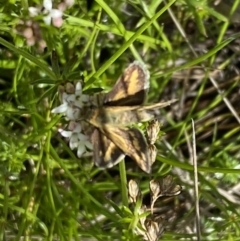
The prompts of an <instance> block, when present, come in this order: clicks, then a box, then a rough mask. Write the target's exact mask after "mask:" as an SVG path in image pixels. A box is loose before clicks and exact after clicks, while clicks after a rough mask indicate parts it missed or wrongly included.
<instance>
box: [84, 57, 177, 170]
mask: <svg viewBox="0 0 240 241" xmlns="http://www.w3.org/2000/svg"><path fill="white" fill-rule="evenodd" d="M148 89H149V72H148V70H147V69H146V67H145V66H144V64H142V63H140V62H138V61H134V62H133V63H132V64H130V65H129V66H128V67H127V68H126V69H125V70H124V72H123V74H122V75H121V76H120V77H119V79H118V80H117V82H116V84H115V85H114V87H113V88H112V90H111V91H110V92H108V93H106V94H105V95H104V96H103V100H102V104H101V105H100V106H92V107H88V108H86V109H85V110H84V119H85V121H87V122H88V123H89V124H91V125H92V126H93V127H94V129H93V132H92V134H91V142H92V144H93V159H94V162H95V164H96V165H97V166H98V167H101V168H110V167H112V166H114V165H116V164H117V163H119V162H120V161H121V160H123V159H124V157H125V156H126V155H127V156H129V157H130V158H131V159H133V160H134V161H136V163H137V164H138V166H139V167H140V168H141V169H142V170H143V171H145V172H147V173H150V172H151V163H152V161H151V160H150V154H149V148H148V143H147V141H146V138H145V137H144V135H143V133H142V132H141V131H140V130H139V129H138V128H135V127H132V124H134V123H139V122H146V121H150V120H152V119H155V118H157V117H158V116H159V108H163V107H165V106H167V105H170V104H171V103H173V102H174V101H176V100H171V101H167V102H162V103H155V104H150V105H144V101H145V99H146V97H147V93H148Z"/></svg>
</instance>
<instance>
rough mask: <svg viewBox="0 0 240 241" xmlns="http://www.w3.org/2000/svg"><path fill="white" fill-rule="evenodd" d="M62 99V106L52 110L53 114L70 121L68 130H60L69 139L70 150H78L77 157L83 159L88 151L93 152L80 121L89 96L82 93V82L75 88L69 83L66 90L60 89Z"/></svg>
mask: <svg viewBox="0 0 240 241" xmlns="http://www.w3.org/2000/svg"><path fill="white" fill-rule="evenodd" d="M59 93H60V99H61V102H62V104H61V105H60V106H58V107H56V108H54V109H53V110H52V113H61V114H63V115H64V116H65V118H66V120H69V121H70V122H69V125H68V130H63V129H59V130H58V131H59V132H60V133H61V135H62V136H64V137H66V138H68V139H69V146H70V148H71V149H72V150H73V149H77V156H78V157H81V156H82V155H83V154H84V153H86V151H87V149H90V150H92V144H91V142H90V141H89V137H88V136H87V135H85V134H84V133H83V128H82V125H81V123H80V121H79V118H80V117H81V110H82V108H83V107H84V106H87V105H88V104H89V96H88V95H85V94H83V93H82V85H81V83H80V82H78V83H77V84H76V86H74V85H73V84H70V83H67V84H66V86H65V88H64V89H62V90H61V89H60V91H59Z"/></svg>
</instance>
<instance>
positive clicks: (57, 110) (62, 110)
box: [51, 104, 68, 113]
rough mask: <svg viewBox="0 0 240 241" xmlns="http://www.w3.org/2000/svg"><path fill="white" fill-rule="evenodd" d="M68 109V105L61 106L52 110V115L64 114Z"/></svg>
mask: <svg viewBox="0 0 240 241" xmlns="http://www.w3.org/2000/svg"><path fill="white" fill-rule="evenodd" d="M67 109H68V106H67V105H66V104H62V105H59V106H58V107H56V108H54V109H52V111H51V112H52V113H64V112H66V111H67Z"/></svg>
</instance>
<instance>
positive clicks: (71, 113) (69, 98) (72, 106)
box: [52, 82, 89, 120]
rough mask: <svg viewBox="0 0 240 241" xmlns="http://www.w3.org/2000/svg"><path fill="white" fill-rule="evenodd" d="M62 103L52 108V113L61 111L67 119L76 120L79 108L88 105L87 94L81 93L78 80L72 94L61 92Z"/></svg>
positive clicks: (78, 115)
mask: <svg viewBox="0 0 240 241" xmlns="http://www.w3.org/2000/svg"><path fill="white" fill-rule="evenodd" d="M61 99H62V102H63V103H62V104H61V105H60V106H58V107H56V108H54V109H53V110H52V113H62V114H64V115H65V116H66V118H67V119H68V120H77V119H79V117H80V112H81V108H83V106H86V105H88V101H89V96H88V95H85V94H83V93H82V85H81V83H80V82H78V83H77V85H76V87H75V92H74V94H67V93H66V92H63V93H62V98H61Z"/></svg>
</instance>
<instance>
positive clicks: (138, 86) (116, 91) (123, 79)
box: [104, 61, 149, 106]
mask: <svg viewBox="0 0 240 241" xmlns="http://www.w3.org/2000/svg"><path fill="white" fill-rule="evenodd" d="M148 89H149V72H148V70H147V69H146V68H145V66H144V65H143V64H141V63H139V62H137V61H135V62H133V63H132V64H130V65H129V66H128V67H127V68H126V69H125V70H124V72H123V74H122V75H121V76H120V77H119V79H118V80H117V82H116V84H115V85H114V87H113V88H112V90H111V91H110V92H109V93H107V94H106V96H105V100H104V105H108V106H133V105H142V104H143V103H144V101H145V98H146V96H147V92H148Z"/></svg>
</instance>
